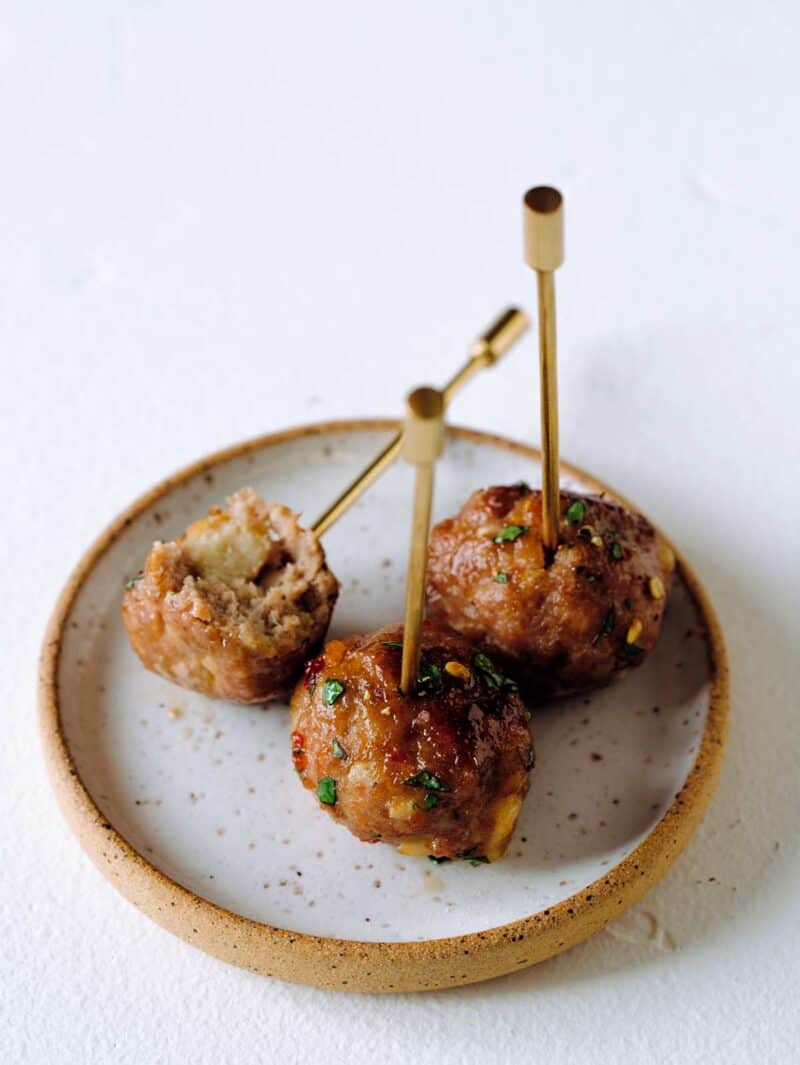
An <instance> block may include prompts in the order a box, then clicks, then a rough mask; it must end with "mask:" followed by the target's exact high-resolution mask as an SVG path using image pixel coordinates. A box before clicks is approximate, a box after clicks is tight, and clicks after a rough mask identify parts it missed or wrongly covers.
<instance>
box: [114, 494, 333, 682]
mask: <svg viewBox="0 0 800 1065" xmlns="http://www.w3.org/2000/svg"><path fill="white" fill-rule="evenodd" d="M338 592H339V583H338V581H337V580H336V578H335V577H334V576H333V574H332V573H331V572H330V570H329V569H328V567H327V564H326V562H325V553H324V551H323V550H322V547H321V546H320V544H319V541H318V540H317V538H316V536H314V534H313V533H311V532H309V531H308V530H307V529H303V528H301V527H300V525H299V523H298V519H297V515H296V514H294V513H293V512H292V511H291V510H289V509H288V508H287V507H283V506H280V505H279V504H277V503H265V502H264V500H263V499H261V498H260V497H259V496H258V495H256V493H255V492H254V491H253V489H252V488H243V489H241V491H239V492H237V493H236V494H235V495H233V496H231V497H230V499H229V500H228V506H227V507H226V508H224V509H222V508H220V507H214V508H213V509H212V510H211V512H210V513H209V514H208V517H206V518H203V519H201V520H200V521H196V522H195V523H194V524H193V525H190V526H189V528H188V529H186V531H185V532H184V533H183V535H182V536H180V537H179V538H178V539H177V540H175V541H173V542H170V543H160V542H156V543H155V544H153V547H152V548H151V550H150V553H149V554H148V556H147V561H146V563H145V567H144V571H143V573H142V575H141V576H140V577H139V578H134V579H133V580H132V581H129V582H128V585H127V589H126V591H125V595H124V599H123V604H122V613H123V617H124V620H125V627H126V629H127V630H128V636H129V638H130V641H131V644H132V646H133V649H134V651H135V652H136V654H137V655H138V656H139V658H140V659H141V660H142V662H143V663H144V665H145V666H147V668H148V669H151V670H152V671H153V672H154V673H160V674H161V676H163V677H168V678H169V679H170V680H173V681H175V682H176V683H177V684H181V685H182V686H183V687H184V688H192V689H194V690H195V691H199V692H203V693H204V694H205V695H210V696H212V697H214V698H218V699H232V700H234V702H239V703H259V702H264V701H266V700H268V699H274V698H276V697H278V696H280V695H284V694H285V693H286V692H287V691H288V690H289V688H290V687H291V685H292V684H293V683H294V681H295V680H296V679H297V675H298V674H299V673H300V672H301V671H302V667H303V663H304V662H305V660H306V659H307V658H308V657H309V655H311V654H313V653H314V652H315V651H316V650H318V649H319V647H320V645H321V644H322V641H323V640H324V638H325V633H326V632H327V629H328V624H329V622H330V617H331V613H332V611H333V607H334V604H335V603H336V598H337V595H338Z"/></svg>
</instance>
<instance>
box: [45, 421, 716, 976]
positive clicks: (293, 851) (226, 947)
mask: <svg viewBox="0 0 800 1065" xmlns="http://www.w3.org/2000/svg"><path fill="white" fill-rule="evenodd" d="M393 428H394V423H390V422H359V423H339V424H334V425H327V426H326V425H322V426H311V427H307V428H305V429H300V430H295V431H291V432H288V433H282V434H277V435H275V436H272V437H267V438H264V439H262V440H258V441H253V442H251V443H249V444H245V445H241V446H239V447H237V448H233V449H231V450H230V451H228V452H226V453H223V454H222V455H218V456H214V457H212V458H210V459H208V460H205V461H204V462H203V463H200V464H198V465H197V466H195V467H192V469H190V470H188V471H184V472H183V473H181V474H178V475H176V476H175V477H173V478H171V479H170V480H169V481H167V482H165V483H164V484H163V485H160V486H158V487H157V488H156V489H154V490H153V491H152V492H151V493H149V494H148V496H146V497H144V499H142V500H140V501H139V502H138V503H136V504H134V505H133V506H132V507H131V508H130V510H129V511H128V512H126V514H125V515H123V516H122V517H121V518H120V519H119V520H118V521H117V522H116V523H115V524H114V525H113V526H112V527H111V528H110V529H109V530H107V531H106V533H104V534H103V535H102V536H101V537H100V539H99V540H98V542H97V543H96V544H95V545H94V546H93V548H92V549H91V550H90V551H89V552H88V553H87V555H86V557H85V558H84V559H83V561H82V563H81V564H80V566H79V567H78V569H77V571H76V573H75V574H74V575H73V578H72V579H71V581H70V583H69V585H68V586H67V588H66V590H65V592H64V594H63V596H62V598H61V600H60V602H59V604H58V607H57V609H56V612H55V615H54V617H53V620H52V622H51V626H50V629H49V632H48V637H47V642H46V645H45V649H44V654H43V660H42V674H41V712H42V728H43V734H44V741H45V751H46V754H47V758H48V764H49V768H50V770H51V774H52V777H53V781H54V784H55V787H56V792H57V794H58V797H59V800H60V802H61V805H62V808H63V809H64V811H65V813H66V815H67V817H68V820H69V821H70V823H71V824H72V826H73V828H74V829H75V830H76V832H77V834H78V835H79V837H80V839H81V840H82V842H83V844H84V846H85V847H86V849H87V850H88V851H89V853H90V854H91V856H92V857H93V859H94V860H95V861H96V862H97V863H98V864H99V866H100V868H101V869H102V870H103V871H104V872H105V873H106V874H107V875H108V876H110V877H111V878H112V879H113V880H114V882H115V883H116V884H117V885H118V886H119V888H120V889H121V890H122V892H123V893H124V894H126V895H127V896H128V897H129V898H131V899H132V901H134V902H135V903H136V904H137V905H139V906H140V908H142V909H143V910H145V911H146V912H147V913H148V914H149V915H150V916H152V917H154V918H155V919H156V920H158V921H159V922H160V923H162V924H163V925H165V926H166V927H168V928H170V930H172V931H174V932H176V933H177V934H179V935H182V936H184V938H187V939H188V940H190V941H192V942H195V943H196V944H197V945H199V946H201V947H203V948H204V949H207V950H209V951H210V952H212V953H215V954H217V955H218V956H220V957H223V958H225V959H226V960H229V961H234V962H237V963H239V964H242V965H245V966H247V967H248V968H251V969H254V970H257V971H261V972H266V973H270V974H273V975H277V976H280V977H282V978H285V979H291V980H299V981H302V982H308V983H314V984H317V985H320V986H325V987H346V988H350V989H357V990H377V991H386V990H409V989H420V988H424V987H437V986H448V985H452V984H458V983H466V982H470V981H472V980H478V979H483V978H486V977H488V976H492V975H496V974H498V973H500V972H507V971H509V970H511V969H514V968H518V967H520V966H521V965H524V964H532V963H533V962H535V961H539V960H541V958H543V957H546V956H549V955H550V954H553V953H556V952H557V951H558V950H562V949H565V948H566V947H568V946H570V945H572V944H573V943H575V942H578V941H580V940H581V939H583V938H585V937H586V936H587V935H589V934H591V933H592V932H593V931H596V930H598V929H599V928H601V927H603V926H604V925H605V924H606V923H608V921H609V920H611V919H613V918H614V917H615V916H617V915H618V914H619V913H621V912H623V910H624V909H625V908H626V907H627V906H629V905H630V904H632V903H633V902H634V901H636V899H637V898H639V897H640V896H641V895H642V894H643V893H644V891H645V890H647V888H648V887H649V886H650V885H651V884H652V883H654V882H655V881H656V880H657V879H658V878H659V876H661V875H662V873H663V872H664V870H665V869H666V868H667V867H668V866H669V864H670V863H671V861H672V860H674V858H675V857H676V855H677V853H678V852H679V851H680V849H681V847H682V846H683V844H684V843H685V841H686V840H687V839H688V837H689V835H691V832H692V831H693V830H694V828H695V827H696V825H697V823H698V822H699V820H700V817H701V816H702V812H703V810H704V808H705V805H706V803H707V801H708V798H709V797H710V794H711V792H712V790H713V786H714V783H715V781H716V776H717V772H718V768H719V761H720V754H721V749H722V742H723V738H724V732H725V723H726V714H727V686H726V684H727V682H726V676H725V666H724V649H723V644H722V639H721V635H720V633H719V629H718V627H717V624H716V621H715V619H714V617H713V611H712V609H711V607H710V605H709V603H708V602H707V599H706V597H705V595H704V593H703V592H702V589H701V588H700V586H699V584H698V582H697V579H696V578H695V577H694V576H693V575H692V574H691V572H690V571H689V570H688V568H687V567H686V566H685V564H684V563H681V564H680V565H679V570H678V574H677V579H676V581H675V584H674V589H673V592H672V595H671V598H670V601H669V607H668V611H667V615H666V620H665V624H664V629H663V634H662V637H661V641H660V643H659V645H658V648H657V649H656V651H655V652H654V653H653V654H652V655H651V656H650V657H649V659H648V660H647V662H646V663H645V664H644V665H643V666H642V667H641V668H640V669H638V670H635V671H633V672H632V673H631V674H630V675H629V676H628V677H627V678H626V679H625V680H623V681H622V682H620V683H618V684H616V685H615V686H613V687H611V688H609V689H607V690H605V691H603V692H599V693H596V694H594V695H592V696H591V697H579V698H575V699H569V700H566V701H562V702H559V703H557V704H553V705H552V706H550V707H547V708H545V709H541V710H539V711H537V712H536V714H535V717H534V721H533V728H534V737H535V741H536V749H537V767H536V769H535V770H534V772H533V775H532V785H531V790H530V794H529V796H528V798H527V800H526V803H525V806H524V809H523V813H522V815H521V818H520V821H519V823H518V826H517V830H516V832H515V835H514V838H513V841H512V844H511V847H510V849H509V852H508V854H507V856H506V858H505V859H504V860H503V861H501V862H499V863H497V864H494V865H491V866H485V865H482V866H478V867H473V866H470V865H469V864H467V863H453V864H450V865H435V864H433V863H432V862H430V861H427V860H425V859H416V858H406V857H402V856H400V855H398V854H397V852H396V851H395V850H394V849H392V848H390V847H388V846H383V845H372V846H370V845H367V844H364V843H360V842H359V841H357V840H356V839H354V838H353V837H352V836H350V834H349V833H348V832H347V831H346V830H345V829H344V828H342V827H340V826H338V825H336V824H335V823H334V822H333V821H332V820H331V819H330V818H329V817H328V816H327V815H326V814H325V813H324V812H323V811H322V810H320V809H318V808H317V806H316V805H315V803H314V800H313V798H312V796H311V795H309V793H307V792H305V791H304V790H303V789H302V787H301V786H300V784H299V782H298V780H297V779H296V777H295V773H294V770H293V768H292V764H291V759H290V751H289V728H288V710H287V708H286V706H285V705H280V704H273V705H271V706H269V707H268V708H267V709H263V708H259V707H253V708H243V707H240V706H235V705H232V704H228V703H224V702H213V701H211V700H208V699H206V698H205V697H203V696H200V695H196V694H194V693H190V692H186V691H184V690H183V689H181V688H178V687H176V686H174V685H173V684H171V683H169V682H168V681H166V680H162V679H161V678H159V677H156V676H154V675H152V674H150V673H147V672H146V671H145V670H144V669H143V668H142V667H141V666H140V664H139V662H138V660H137V659H136V658H135V656H134V654H133V652H132V651H131V650H130V648H129V646H128V643H127V640H126V636H125V632H124V629H123V626H122V620H121V616H120V609H119V607H120V596H121V591H122V585H123V582H124V580H125V578H126V577H128V576H130V575H132V574H134V573H135V572H136V571H137V570H138V569H139V568H140V566H141V564H142V561H143V559H144V556H145V554H146V552H147V550H148V548H149V546H150V544H151V542H152V541H153V540H154V539H157V538H161V539H169V538H172V537H173V536H174V535H176V534H177V533H179V532H180V531H181V530H182V529H183V528H184V527H185V526H186V525H187V523H188V522H190V521H191V520H193V519H195V518H196V517H198V516H200V515H202V514H204V513H205V512H206V511H207V510H208V508H209V507H210V506H211V505H212V504H214V503H217V502H220V501H221V500H223V499H224V498H225V497H226V496H227V495H229V494H230V493H231V492H233V491H234V490H236V489H237V488H239V487H241V486H242V485H244V484H251V485H253V487H255V488H256V489H257V490H258V491H259V492H260V493H262V494H263V495H264V496H265V497H266V498H269V499H275V500H280V501H281V502H284V503H286V504H288V505H289V506H291V507H293V508H294V509H296V510H298V511H301V512H303V513H304V514H305V515H306V518H307V520H309V521H312V520H313V519H314V518H315V517H316V515H317V513H318V512H319V511H320V510H321V509H322V506H323V505H324V504H325V503H326V502H328V501H329V500H330V498H331V497H333V496H334V495H335V494H337V492H338V491H339V490H340V488H342V487H343V486H344V484H345V483H347V482H348V481H349V480H350V479H351V477H352V476H353V475H354V474H355V473H356V472H357V471H358V470H359V469H360V468H361V466H362V465H363V464H364V463H365V462H366V461H367V460H368V459H369V458H371V457H372V456H373V454H374V453H375V452H376V451H377V450H379V449H380V447H382V446H383V444H384V443H385V442H386V441H387V439H388V436H389V433H390V432H391V431H392V429H393ZM411 478H412V474H411V471H410V470H409V468H407V467H405V466H404V465H402V464H400V465H397V466H395V467H393V468H392V469H391V470H390V471H389V472H388V473H387V475H386V476H385V477H384V478H383V479H382V480H380V481H379V482H378V484H377V485H376V486H375V487H374V488H373V489H372V490H371V491H370V492H369V493H368V494H367V495H366V496H365V497H364V498H363V499H362V500H361V501H360V502H359V504H357V506H356V507H355V508H354V509H353V510H352V511H351V512H350V513H349V514H348V515H346V516H345V517H344V518H343V519H342V521H341V522H340V523H339V525H338V526H335V527H334V528H333V529H332V530H331V531H330V532H329V533H328V534H327V535H326V537H325V541H324V542H325V548H326V551H327V554H328V559H329V562H330V565H331V567H332V569H333V570H334V572H335V573H336V574H337V575H338V576H339V578H340V580H341V582H342V593H341V596H340V600H339V605H338V607H337V610H336V613H335V616H334V620H333V625H332V627H331V635H341V634H346V633H350V632H353V631H365V630H369V629H373V628H377V627H378V626H380V625H382V624H385V623H387V622H390V621H395V620H399V619H400V618H401V616H402V612H403V596H404V570H405V560H406V555H407V549H408V532H409V503H410V499H411ZM520 479H525V480H528V481H530V482H531V483H538V480H539V466H538V456H537V454H536V452H534V451H532V450H531V449H528V448H525V447H523V446H521V445H517V444H513V443H511V442H509V441H505V440H501V439H499V438H496V437H491V436H488V435H484V434H480V433H476V432H471V431H469V430H451V431H450V433H449V436H448V444H447V448H446V450H445V454H444V457H443V459H442V461H441V463H440V466H439V469H438V475H437V490H436V500H435V508H434V517H435V519H437V520H438V519H439V518H441V517H444V516H446V515H449V514H451V513H453V512H454V511H455V510H456V509H457V508H458V507H459V506H460V505H461V503H462V502H463V501H464V499H465V498H466V496H467V495H468V494H469V493H470V492H471V491H472V490H473V489H474V488H476V487H478V486H481V485H489V484H493V483H503V482H511V481H516V480H520ZM564 480H565V483H566V485H568V486H569V487H573V488H577V489H579V490H585V491H597V490H601V489H602V486H600V485H598V483H597V482H596V481H594V480H593V479H592V478H591V477H588V476H586V475H583V474H580V473H579V472H578V471H575V470H570V469H569V468H566V467H565V476H564ZM611 494H612V495H613V493H611Z"/></svg>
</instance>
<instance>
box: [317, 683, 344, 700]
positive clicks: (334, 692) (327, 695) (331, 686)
mask: <svg viewBox="0 0 800 1065" xmlns="http://www.w3.org/2000/svg"><path fill="white" fill-rule="evenodd" d="M342 695H344V684H342V682H341V681H340V680H335V679H333V680H326V681H325V683H324V684H323V685H322V701H323V703H325V705H326V706H333V704H334V703H335V702H336V700H337V699H338V698H339V697H340V696H342Z"/></svg>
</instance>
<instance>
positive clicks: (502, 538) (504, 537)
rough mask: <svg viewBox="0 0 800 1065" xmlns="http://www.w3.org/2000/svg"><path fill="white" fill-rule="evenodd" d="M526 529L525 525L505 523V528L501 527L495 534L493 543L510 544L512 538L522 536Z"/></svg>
mask: <svg viewBox="0 0 800 1065" xmlns="http://www.w3.org/2000/svg"><path fill="white" fill-rule="evenodd" d="M527 531H528V526H527V525H506V527H505V529H501V530H500V532H499V533H498V534H497V536H495V537H494V543H496V544H510V543H513V542H514V540H516V539H518V538H519V537H520V536H522V534H523V533H526V532H527Z"/></svg>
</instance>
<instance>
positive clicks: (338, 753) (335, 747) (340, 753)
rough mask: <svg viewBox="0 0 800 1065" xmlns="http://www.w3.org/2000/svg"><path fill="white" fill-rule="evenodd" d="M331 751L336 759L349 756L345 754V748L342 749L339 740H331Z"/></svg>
mask: <svg viewBox="0 0 800 1065" xmlns="http://www.w3.org/2000/svg"><path fill="white" fill-rule="evenodd" d="M331 750H332V751H333V757H334V758H346V757H347V755H346V754H345V753H344V747H342V745H341V743H339V741H338V740H337V739H333V740H331Z"/></svg>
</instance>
